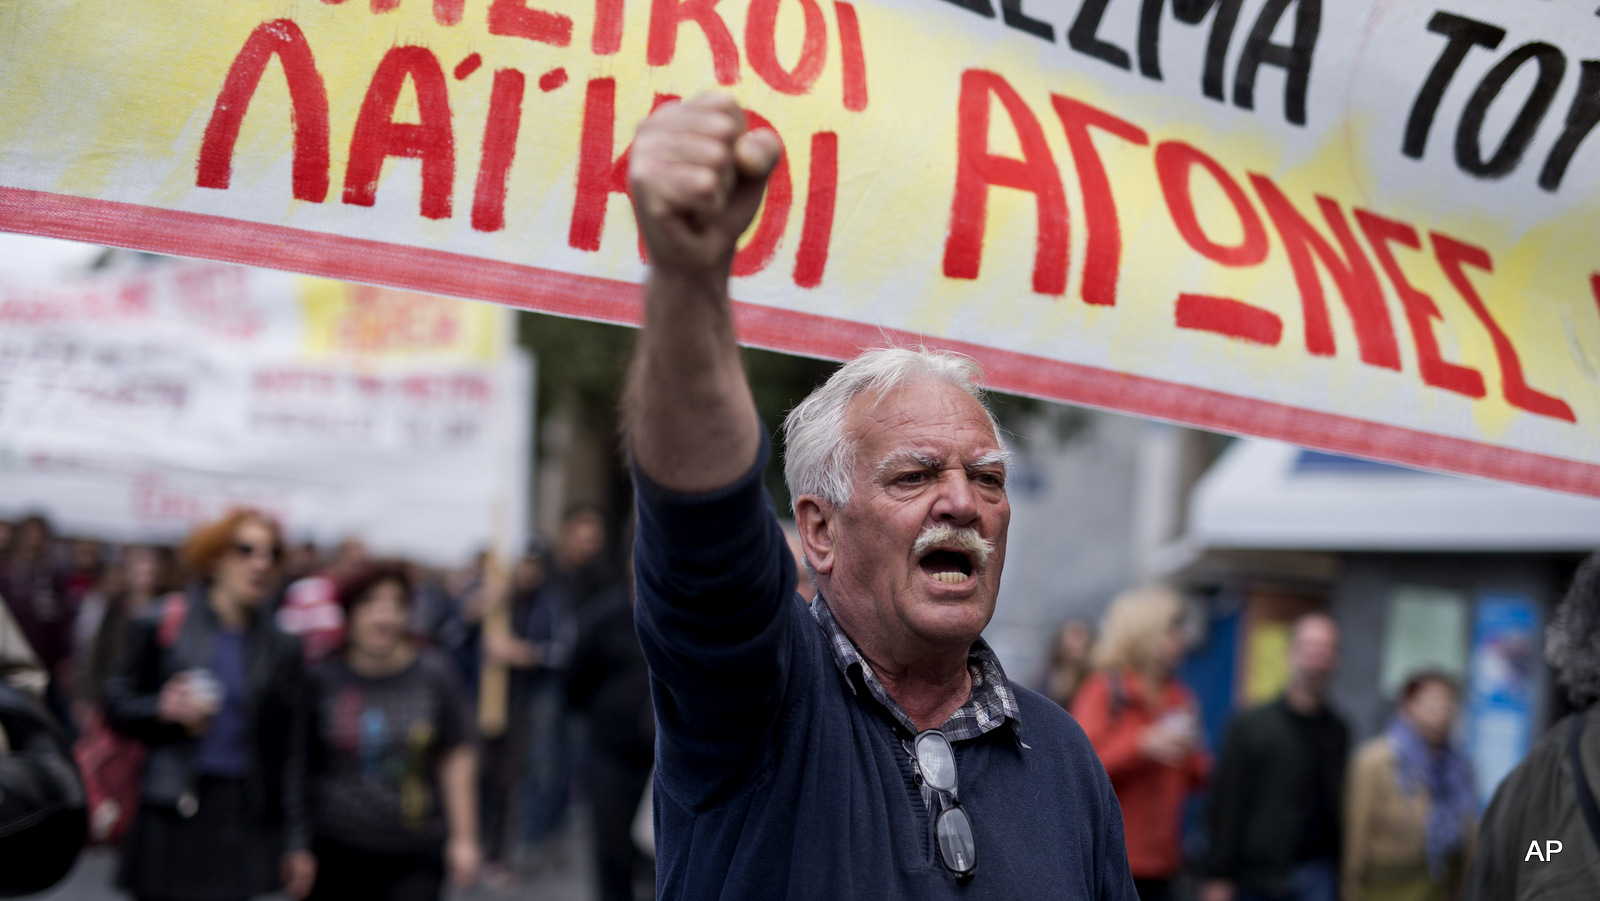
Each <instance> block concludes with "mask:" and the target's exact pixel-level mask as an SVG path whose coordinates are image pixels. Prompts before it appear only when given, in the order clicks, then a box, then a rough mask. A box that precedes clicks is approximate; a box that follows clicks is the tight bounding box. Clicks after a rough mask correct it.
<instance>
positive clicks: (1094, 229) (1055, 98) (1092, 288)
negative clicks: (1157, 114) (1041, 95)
mask: <svg viewBox="0 0 1600 901" xmlns="http://www.w3.org/2000/svg"><path fill="white" fill-rule="evenodd" d="M1050 102H1051V103H1052V104H1054V105H1055V108H1056V115H1057V116H1058V117H1060V119H1061V127H1062V128H1063V129H1065V130H1066V132H1067V146H1069V147H1071V148H1072V160H1073V163H1074V165H1075V166H1076V168H1077V170H1078V186H1079V188H1080V189H1081V190H1082V191H1083V213H1084V218H1085V219H1087V220H1088V222H1089V236H1088V241H1087V246H1086V247H1085V249H1084V254H1083V255H1084V262H1083V287H1082V289H1081V292H1080V293H1081V294H1082V295H1083V301H1084V303H1092V304H1101V305H1105V306H1112V305H1114V304H1115V303H1116V302H1117V270H1118V268H1120V267H1121V265H1122V229H1121V226H1120V225H1118V223H1117V202H1116V199H1115V198H1114V197H1112V196H1111V181H1110V179H1108V178H1106V167H1105V164H1104V163H1102V162H1101V160H1100V151H1099V150H1097V149H1095V146H1094V139H1093V138H1092V137H1090V135H1089V129H1090V128H1098V129H1100V130H1101V131H1104V132H1109V133H1110V134H1113V135H1116V136H1117V137H1119V138H1121V139H1122V140H1124V141H1127V142H1128V143H1130V144H1138V145H1140V146H1144V145H1145V144H1148V143H1150V139H1149V137H1148V136H1146V135H1145V133H1144V129H1142V128H1140V127H1138V126H1137V125H1134V124H1133V123H1131V122H1128V121H1126V120H1123V119H1119V118H1117V117H1116V116H1113V115H1111V114H1110V113H1108V112H1106V111H1104V110H1100V109H1096V108H1094V107H1092V106H1090V105H1088V104H1087V103H1080V102H1079V101H1077V100H1073V99H1072V98H1070V97H1062V96H1061V95H1059V94H1052V95H1050Z"/></svg>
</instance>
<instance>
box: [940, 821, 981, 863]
mask: <svg viewBox="0 0 1600 901" xmlns="http://www.w3.org/2000/svg"><path fill="white" fill-rule="evenodd" d="M934 831H935V832H936V833H938V836H939V855H940V856H941V857H943V858H944V865H945V866H947V867H949V868H950V869H952V870H954V871H955V872H957V873H970V872H972V869H973V868H974V867H976V866H977V865H978V842H977V839H975V838H974V837H973V835H972V819H971V818H970V817H968V816H967V812H966V811H965V810H963V809H962V808H960V807H950V808H946V809H945V812H944V813H941V814H939V820H938V822H937V823H935V824H934Z"/></svg>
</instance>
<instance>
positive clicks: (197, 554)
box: [106, 510, 308, 901]
mask: <svg viewBox="0 0 1600 901" xmlns="http://www.w3.org/2000/svg"><path fill="white" fill-rule="evenodd" d="M282 555H283V544H282V537H281V532H280V531H279V528H278V524H277V523H276V522H274V521H273V520H272V519H270V518H268V517H267V516H265V515H263V514H261V513H259V512H256V511H253V510H235V511H233V512H231V513H229V514H228V515H227V516H225V517H223V518H222V519H221V520H219V521H217V522H214V523H211V524H209V525H205V526H201V527H200V528H198V529H196V530H195V531H194V532H193V533H192V534H191V535H190V536H189V539H188V541H187V542H185V543H184V546H183V552H182V556H183V561H184V564H185V565H186V566H187V567H188V569H189V571H190V572H192V573H195V574H197V576H198V578H197V579H196V580H195V581H194V582H193V583H192V584H191V585H190V587H189V589H188V591H187V592H185V593H184V594H175V595H168V596H167V598H166V600H164V601H162V602H160V603H159V604H155V605H152V606H151V609H150V610H148V611H147V612H146V613H145V614H144V615H142V616H139V617H137V618H134V619H132V620H130V621H129V622H128V624H127V626H126V641H125V644H124V646H123V650H122V654H121V660H120V662H119V664H118V666H117V668H116V674H115V675H114V676H113V677H112V678H111V680H110V682H109V683H108V684H107V686H106V718H107V719H108V720H109V721H110V723H111V725H112V726H113V727H114V728H116V729H118V730H119V731H121V732H123V733H124V734H126V735H129V736H131V737H133V738H137V739H139V740H141V741H143V742H144V743H145V745H146V746H147V748H148V752H147V757H146V760H145V766H144V773H143V776H142V778H141V782H140V798H141V804H140V806H139V810H138V813H137V814H136V815H135V817H134V821H133V827H132V830H131V831H130V832H129V833H128V837H127V839H126V840H125V841H124V843H123V852H122V864H121V868H120V870H119V872H118V874H117V884H118V885H119V886H121V887H122V888H124V889H126V890H127V891H128V892H130V893H131V894H132V895H133V896H134V897H135V898H140V899H163V901H236V899H241V898H249V897H251V896H253V895H260V894H265V893H267V892H270V891H273V890H275V889H277V888H278V887H279V885H280V884H282V883H284V882H286V883H287V885H288V888H289V889H290V891H291V892H292V893H299V894H303V893H304V890H305V885H306V882H307V876H308V874H307V872H306V869H305V865H304V860H305V855H304V853H303V852H304V849H305V847H306V840H307V834H306V826H305V817H304V811H303V806H302V804H301V803H300V802H301V800H302V794H301V792H300V786H299V785H298V774H299V773H301V772H302V770H303V767H304V750H305V749H304V742H303V738H304V728H305V712H306V711H305V708H304V706H303V701H304V697H305V688H304V681H305V670H304V667H303V664H302V662H301V653H300V643H299V642H298V641H297V640H295V638H294V637H293V636H290V635H288V634H286V633H284V632H283V631H282V630H280V629H279V628H278V627H277V624H276V622H275V621H274V619H273V617H272V615H271V611H270V609H269V605H268V604H267V603H266V599H267V595H268V593H269V592H270V591H271V590H272V589H273V587H274V581H275V577H276V575H277V566H278V563H279V561H280V560H281V558H282ZM286 851H288V852H291V853H286ZM293 852H299V853H293ZM280 874H281V876H280Z"/></svg>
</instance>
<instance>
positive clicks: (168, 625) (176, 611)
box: [156, 591, 189, 648]
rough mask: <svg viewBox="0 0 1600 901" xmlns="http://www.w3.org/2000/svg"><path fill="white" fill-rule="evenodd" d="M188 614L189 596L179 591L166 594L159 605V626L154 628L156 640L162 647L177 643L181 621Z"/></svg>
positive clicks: (181, 628) (181, 627)
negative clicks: (163, 600)
mask: <svg viewBox="0 0 1600 901" xmlns="http://www.w3.org/2000/svg"><path fill="white" fill-rule="evenodd" d="M188 616H189V598H188V597H187V596H186V595H184V593H183V592H181V591H174V592H172V593H171V594H169V595H167V597H166V600H165V602H164V603H163V604H162V607H161V627H160V628H159V629H157V630H156V642H157V643H158V644H160V645H161V646H162V647H163V648H170V647H172V646H173V645H175V644H177V643H178V633H179V632H182V631H183V621H184V620H185V619H187V618H188Z"/></svg>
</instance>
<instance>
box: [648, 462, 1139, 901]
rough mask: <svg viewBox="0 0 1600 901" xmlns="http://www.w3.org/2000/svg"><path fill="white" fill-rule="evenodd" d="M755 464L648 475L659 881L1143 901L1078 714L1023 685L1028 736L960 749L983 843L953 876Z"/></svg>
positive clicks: (887, 721)
mask: <svg viewBox="0 0 1600 901" xmlns="http://www.w3.org/2000/svg"><path fill="white" fill-rule="evenodd" d="M761 457H762V462H764V461H765V458H766V450H765V448H763V451H762V454H761ZM760 472H761V465H760V463H759V462H758V464H757V465H756V467H755V468H753V469H752V470H751V471H750V473H749V474H748V475H747V476H746V477H745V478H743V479H741V480H740V481H739V482H738V483H736V484H734V485H731V486H729V487H727V488H725V489H722V490H720V491H716V492H713V493H710V494H704V495H695V496H686V495H680V494H673V493H671V492H667V491H665V490H664V489H661V488H659V487H657V486H654V485H652V484H651V483H650V482H649V480H648V479H647V478H646V477H644V476H643V475H642V474H640V473H637V472H636V473H635V479H636V485H637V486H638V489H637V502H638V513H639V526H638V538H637V542H636V544H635V549H634V555H635V564H636V566H637V574H638V589H639V593H638V610H637V618H638V628H639V635H640V639H641V641H642V643H643V647H644V652H645V657H646V659H647V660H648V662H649V665H650V673H651V693H652V698H653V700H654V703H655V711H656V723H657V739H656V780H655V827H656V852H657V893H658V896H659V897H661V898H672V899H692V901H709V899H744V898H791V899H797V901H843V899H850V898H871V899H900V898H905V899H923V898H994V899H1007V901H1016V899H1037V898H1073V899H1115V901H1133V899H1134V897H1135V896H1134V892H1133V885H1132V880H1131V878H1130V877H1129V875H1128V861H1127V849H1126V847H1125V846H1124V844H1123V837H1122V814H1121V810H1120V808H1119V807H1118V806H1117V800H1116V796H1115V795H1113V794H1112V790H1111V783H1110V781H1109V780H1108V779H1107V778H1106V774H1105V770H1104V768H1102V767H1101V765H1100V761H1099V759H1098V758H1096V757H1095V754H1094V750H1093V748H1092V747H1091V746H1090V744H1089V741H1088V739H1086V738H1085V737H1084V734H1083V730H1082V729H1080V728H1078V725H1077V723H1076V722H1074V721H1073V719H1072V718H1071V717H1070V716H1068V715H1067V714H1066V713H1065V712H1064V711H1062V710H1061V708H1059V707H1057V706H1056V705H1055V704H1052V703H1051V702H1050V701H1048V700H1046V699H1045V698H1043V697H1042V696H1040V695H1038V694H1036V693H1034V692H1031V691H1028V690H1027V689H1025V688H1021V687H1019V686H1013V688H1014V690H1015V691H1016V694H1017V699H1018V703H1019V705H1020V707H1021V713H1022V716H1021V719H1022V725H1021V728H1020V735H1019V734H1018V733H1017V732H1014V731H1013V730H1012V729H1010V728H999V729H993V730H991V731H989V732H987V733H985V734H983V735H981V736H979V737H978V738H975V739H971V740H968V741H963V742H959V743H957V745H956V747H955V752H956V770H957V774H958V778H959V780H960V781H959V789H960V794H961V801H962V804H963V805H964V806H965V807H966V809H967V811H968V813H969V814H970V815H971V818H972V822H973V828H974V831H975V833H976V837H977V842H978V866H977V872H976V874H975V875H974V876H973V878H972V879H971V880H970V881H968V882H966V883H965V884H961V883H957V882H956V880H955V878H954V877H953V876H952V875H951V874H950V872H949V871H948V870H946V869H945V867H944V865H943V863H942V862H941V861H940V858H939V856H938V851H937V849H936V847H935V844H934V836H933V831H932V829H931V822H930V817H929V815H928V812H927V808H926V807H925V805H924V803H923V801H922V798H921V794H920V792H919V790H918V788H917V787H916V785H915V784H914V783H913V781H912V771H911V760H910V756H909V755H908V754H907V752H906V750H905V749H904V747H903V746H902V744H901V740H902V738H903V737H907V736H904V735H903V734H902V733H903V732H904V730H903V727H899V726H897V725H896V724H895V723H894V721H893V720H892V719H891V718H890V716H889V715H888V713H887V711H885V710H884V709H883V708H882V707H881V706H880V705H878V704H877V702H876V701H874V700H873V699H872V697H871V695H870V694H869V693H867V692H866V691H864V690H863V691H859V692H857V691H856V690H854V688H853V687H852V685H851V683H850V681H849V680H847V679H846V677H845V676H844V674H843V673H841V672H840V670H839V668H838V667H837V666H836V665H835V663H834V660H833V657H832V655H831V654H830V652H829V650H828V646H827V643H826V639H825V636H824V635H823V632H822V629H821V627H820V626H818V625H817V623H816V621H815V619H814V618H813V617H812V615H811V613H810V611H809V609H808V608H807V607H806V605H805V603H804V602H803V601H802V600H801V599H800V597H799V596H798V595H797V594H795V592H794V584H795V568H794V561H793V559H792V558H791V557H790V556H789V551H788V548H787V546H786V545H785V543H784V538H783V533H782V531H781V530H780V529H779V527H778V524H777V520H776V519H775V517H774V514H773V508H772V501H771V499H770V498H769V497H768V495H767V493H766V490H765V489H764V488H762V486H761V482H760Z"/></svg>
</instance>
